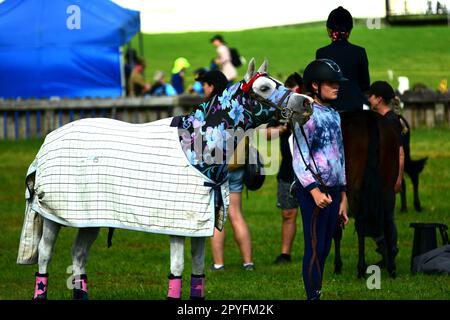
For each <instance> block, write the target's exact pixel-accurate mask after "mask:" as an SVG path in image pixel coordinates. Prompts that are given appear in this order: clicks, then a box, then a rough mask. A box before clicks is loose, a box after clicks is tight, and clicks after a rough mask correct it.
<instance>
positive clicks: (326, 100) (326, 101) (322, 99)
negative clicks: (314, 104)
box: [315, 82, 333, 104]
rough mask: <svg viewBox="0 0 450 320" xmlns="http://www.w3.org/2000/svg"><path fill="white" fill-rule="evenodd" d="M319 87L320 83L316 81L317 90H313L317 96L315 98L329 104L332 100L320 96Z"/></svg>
mask: <svg viewBox="0 0 450 320" xmlns="http://www.w3.org/2000/svg"><path fill="white" fill-rule="evenodd" d="M320 87H321V83H320V82H319V83H318V88H317V92H315V95H316V96H317V98H319V100H320V102H323V103H327V104H331V102H332V101H333V100H330V99H324V98H322V92H321V90H320Z"/></svg>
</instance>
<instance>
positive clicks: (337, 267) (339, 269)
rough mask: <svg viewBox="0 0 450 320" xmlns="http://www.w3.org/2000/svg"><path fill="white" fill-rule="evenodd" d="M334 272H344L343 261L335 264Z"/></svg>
mask: <svg viewBox="0 0 450 320" xmlns="http://www.w3.org/2000/svg"><path fill="white" fill-rule="evenodd" d="M334 273H335V274H341V273H342V263H341V264H337V265H335V266H334Z"/></svg>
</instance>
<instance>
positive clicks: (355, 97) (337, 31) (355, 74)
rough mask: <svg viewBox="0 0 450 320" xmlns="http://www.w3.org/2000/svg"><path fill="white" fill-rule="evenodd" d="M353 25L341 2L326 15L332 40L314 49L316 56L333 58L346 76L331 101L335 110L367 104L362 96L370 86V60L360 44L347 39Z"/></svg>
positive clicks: (317, 57) (360, 106) (347, 109)
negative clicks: (340, 4) (336, 94)
mask: <svg viewBox="0 0 450 320" xmlns="http://www.w3.org/2000/svg"><path fill="white" fill-rule="evenodd" d="M352 29H353V18H352V15H351V14H350V12H349V11H348V10H346V9H344V8H343V7H341V6H340V7H338V8H336V9H334V10H333V11H331V12H330V14H329V16H328V19H327V31H328V36H329V37H330V39H331V44H329V45H327V46H325V47H323V48H320V49H318V50H317V51H316V59H331V60H333V61H334V62H336V64H337V65H338V66H339V67H340V69H341V70H342V73H343V75H344V77H345V78H347V79H348V80H349V81H345V82H342V83H341V86H340V88H339V93H338V97H337V99H336V100H335V101H334V102H333V107H334V108H335V109H336V110H337V111H351V110H358V109H363V106H364V105H367V108H368V105H369V103H368V101H367V98H366V96H365V93H367V90H369V86H370V76H369V61H368V59H367V54H366V50H365V49H364V48H363V47H360V46H357V45H354V44H352V43H350V42H349V41H348V38H349V37H350V32H351V31H352Z"/></svg>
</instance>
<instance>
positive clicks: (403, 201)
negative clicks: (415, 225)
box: [400, 179, 408, 212]
mask: <svg viewBox="0 0 450 320" xmlns="http://www.w3.org/2000/svg"><path fill="white" fill-rule="evenodd" d="M400 200H401V207H400V211H401V212H407V211H408V207H407V205H406V181H405V179H402V192H401V193H400Z"/></svg>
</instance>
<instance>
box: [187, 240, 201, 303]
mask: <svg viewBox="0 0 450 320" xmlns="http://www.w3.org/2000/svg"><path fill="white" fill-rule="evenodd" d="M191 256H192V274H191V293H190V298H191V299H192V300H203V299H205V238H191Z"/></svg>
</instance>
